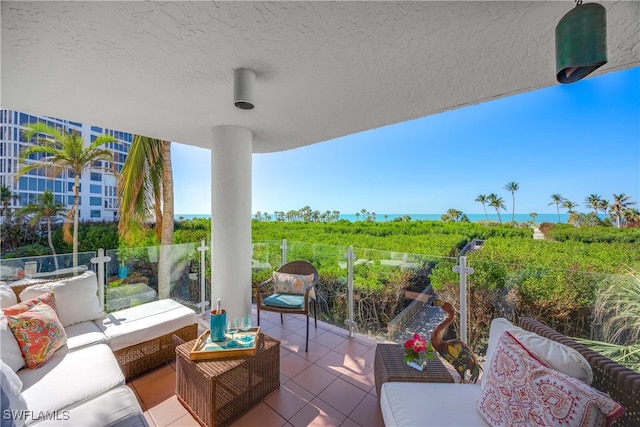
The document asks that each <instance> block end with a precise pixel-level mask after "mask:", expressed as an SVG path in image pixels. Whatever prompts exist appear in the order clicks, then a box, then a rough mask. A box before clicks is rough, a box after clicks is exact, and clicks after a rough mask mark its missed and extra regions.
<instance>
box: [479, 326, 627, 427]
mask: <svg viewBox="0 0 640 427" xmlns="http://www.w3.org/2000/svg"><path fill="white" fill-rule="evenodd" d="M485 375H486V376H487V378H486V381H485V383H484V388H483V390H482V394H481V396H480V399H478V403H477V408H478V411H479V412H480V415H481V416H482V417H483V418H484V419H485V421H486V422H487V423H489V425H491V426H505V427H506V426H563V427H574V426H575V427H586V426H609V425H611V423H612V422H613V421H614V420H615V419H616V418H618V417H621V416H622V415H623V414H624V408H623V407H622V406H620V405H619V404H618V403H617V402H615V401H613V400H612V399H611V398H609V396H607V395H606V394H604V393H601V392H599V391H598V390H596V389H594V388H592V387H590V386H588V385H586V384H585V383H583V382H581V381H580V380H577V379H575V378H573V377H570V376H568V375H566V374H563V373H561V372H558V371H556V370H553V369H551V368H549V367H548V366H546V365H545V364H544V363H542V362H541V361H540V360H539V359H538V358H537V357H536V356H535V355H534V354H533V353H530V352H529V351H528V350H527V349H526V348H525V347H524V346H523V345H522V344H521V343H520V342H519V341H518V340H517V339H516V338H515V337H514V336H513V335H512V334H511V333H510V332H505V333H504V334H502V336H501V337H500V340H499V341H498V345H497V347H496V349H495V352H494V353H493V356H492V357H491V361H490V366H489V367H488V368H485Z"/></svg>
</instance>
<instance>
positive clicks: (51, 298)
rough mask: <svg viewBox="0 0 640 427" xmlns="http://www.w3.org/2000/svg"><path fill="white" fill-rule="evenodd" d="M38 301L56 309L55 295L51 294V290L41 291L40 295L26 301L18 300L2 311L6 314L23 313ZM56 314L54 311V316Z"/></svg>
mask: <svg viewBox="0 0 640 427" xmlns="http://www.w3.org/2000/svg"><path fill="white" fill-rule="evenodd" d="M39 303H43V304H47V305H48V306H49V307H51V308H53V309H54V310H55V309H56V296H55V295H54V294H53V292H46V293H43V294H42V295H39V296H37V297H35V298H31V299H30V300H27V301H23V302H20V303H18V304H15V305H12V306H11V307H7V308H4V309H2V311H4V314H5V315H6V316H12V315H15V314H20V313H24V312H25V311H28V310H30V309H31V307H33V306H35V305H36V304H39ZM57 315H58V313H57V312H56V316H57Z"/></svg>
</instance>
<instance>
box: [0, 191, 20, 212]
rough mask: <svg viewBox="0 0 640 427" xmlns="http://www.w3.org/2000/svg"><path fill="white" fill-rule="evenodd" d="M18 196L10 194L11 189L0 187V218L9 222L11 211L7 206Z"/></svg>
mask: <svg viewBox="0 0 640 427" xmlns="http://www.w3.org/2000/svg"><path fill="white" fill-rule="evenodd" d="M17 198H18V196H17V195H16V194H12V193H11V189H10V188H9V187H7V186H5V185H0V217H2V216H6V219H7V221H10V220H11V210H10V209H9V205H10V204H11V200H12V199H13V200H16V199H17Z"/></svg>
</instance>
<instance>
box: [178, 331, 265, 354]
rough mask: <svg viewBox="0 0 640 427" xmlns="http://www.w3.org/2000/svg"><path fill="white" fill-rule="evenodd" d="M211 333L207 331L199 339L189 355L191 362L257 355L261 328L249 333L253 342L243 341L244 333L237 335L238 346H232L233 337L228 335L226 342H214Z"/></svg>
mask: <svg viewBox="0 0 640 427" xmlns="http://www.w3.org/2000/svg"><path fill="white" fill-rule="evenodd" d="M210 333H211V331H210V330H209V329H207V330H206V331H204V333H203V334H202V335H200V336H199V337H198V340H197V341H196V343H195V344H194V346H193V349H192V350H191V352H190V353H189V359H190V360H207V359H222V358H229V357H246V356H255V355H256V346H257V344H258V336H259V334H260V326H257V327H253V328H251V329H249V331H248V332H247V336H249V337H251V341H242V338H243V337H244V332H243V331H240V332H238V333H236V334H235V338H236V339H235V342H236V343H237V345H235V346H234V345H233V344H231V343H232V341H231V337H230V336H228V335H225V337H226V338H227V340H226V341H220V342H212V341H211V338H210ZM230 344H231V345H230Z"/></svg>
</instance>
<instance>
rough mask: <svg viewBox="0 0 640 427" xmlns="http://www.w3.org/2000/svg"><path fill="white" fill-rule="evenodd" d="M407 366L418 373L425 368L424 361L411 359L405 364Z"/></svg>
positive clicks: (425, 361) (425, 362) (425, 363)
mask: <svg viewBox="0 0 640 427" xmlns="http://www.w3.org/2000/svg"><path fill="white" fill-rule="evenodd" d="M407 365H409V366H411V367H412V368H413V369H417V370H418V371H422V370H423V369H424V368H426V367H427V360H426V359H413V360H412V361H411V362H407Z"/></svg>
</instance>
